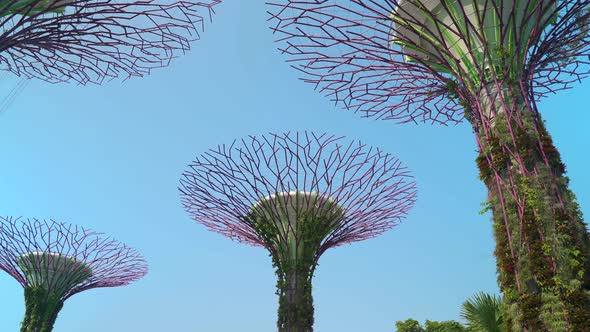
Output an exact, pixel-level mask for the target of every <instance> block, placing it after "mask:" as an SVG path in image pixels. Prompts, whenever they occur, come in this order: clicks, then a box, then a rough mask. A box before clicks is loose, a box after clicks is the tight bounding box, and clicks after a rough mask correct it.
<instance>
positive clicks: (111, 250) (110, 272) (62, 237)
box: [0, 217, 147, 332]
mask: <svg viewBox="0 0 590 332" xmlns="http://www.w3.org/2000/svg"><path fill="white" fill-rule="evenodd" d="M0 269H2V270H3V271H5V272H6V273H8V274H9V275H11V276H12V277H13V278H14V279H16V281H18V282H19V283H20V284H21V285H22V286H23V288H24V290H25V292H24V293H25V304H26V311H25V318H24V320H23V322H22V325H21V332H50V331H52V330H53V325H54V323H55V321H56V319H57V315H58V313H59V311H60V310H61V309H62V307H63V304H64V302H65V301H66V300H67V299H68V298H69V297H70V296H72V295H74V294H76V293H79V292H82V291H85V290H88V289H92V288H98V287H118V286H123V285H127V284H129V283H131V282H133V281H136V280H138V279H140V278H142V277H143V276H144V275H145V274H146V273H147V264H146V262H145V260H144V259H143V257H142V256H141V255H140V254H139V253H137V252H136V251H135V250H134V249H131V248H129V247H127V246H125V245H124V244H122V243H120V242H118V241H116V240H113V239H111V238H108V237H104V236H103V235H102V233H97V232H94V231H92V230H89V229H85V228H82V227H79V226H75V225H69V224H65V223H60V222H56V221H53V220H38V219H22V218H12V217H0Z"/></svg>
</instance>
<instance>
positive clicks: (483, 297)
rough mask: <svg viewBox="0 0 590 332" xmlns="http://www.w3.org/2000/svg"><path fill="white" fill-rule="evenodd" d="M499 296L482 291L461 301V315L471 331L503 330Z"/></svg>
mask: <svg viewBox="0 0 590 332" xmlns="http://www.w3.org/2000/svg"><path fill="white" fill-rule="evenodd" d="M501 302H502V299H501V298H500V297H497V296H494V295H489V294H486V293H483V292H480V293H477V294H475V295H474V296H472V297H471V298H469V299H467V300H466V301H465V302H463V306H462V308H461V317H462V318H463V319H465V320H466V321H467V325H468V326H469V329H470V331H473V332H503V330H504V329H503V327H502V324H503V322H502V314H501V312H500V305H501Z"/></svg>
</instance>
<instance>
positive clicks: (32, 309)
mask: <svg viewBox="0 0 590 332" xmlns="http://www.w3.org/2000/svg"><path fill="white" fill-rule="evenodd" d="M25 305H26V310H25V318H24V320H23V322H22V324H21V329H20V331H21V332H51V331H52V330H53V325H54V324H55V320H56V319H57V315H58V314H59V311H60V310H61V308H62V307H63V301H62V300H61V299H60V296H59V295H58V294H55V293H51V292H48V291H47V290H46V289H44V288H43V287H40V286H32V287H26V288H25Z"/></svg>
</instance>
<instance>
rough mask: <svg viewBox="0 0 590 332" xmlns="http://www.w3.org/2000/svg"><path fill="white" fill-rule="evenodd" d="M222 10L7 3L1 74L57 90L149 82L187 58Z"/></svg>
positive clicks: (62, 0) (2, 10) (70, 1)
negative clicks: (181, 55)
mask: <svg viewBox="0 0 590 332" xmlns="http://www.w3.org/2000/svg"><path fill="white" fill-rule="evenodd" d="M219 2H220V1H219V0H209V1H198V2H190V1H178V2H174V3H168V4H160V3H156V2H155V1H153V0H140V1H135V0H133V1H131V0H124V1H118V0H2V1H0V27H1V28H2V32H1V34H0V63H1V66H0V70H5V71H11V72H13V73H15V74H17V75H19V76H21V75H22V76H24V77H27V78H39V79H42V80H45V81H48V82H51V83H56V82H65V81H74V82H77V83H79V84H87V83H89V82H91V83H97V84H100V83H102V82H103V81H104V80H105V79H109V80H110V79H113V78H115V77H119V76H125V77H126V78H129V77H132V76H144V75H146V74H148V73H149V72H150V70H151V69H153V68H157V67H163V66H166V65H168V64H169V62H170V59H172V58H174V57H175V56H176V53H177V52H179V51H182V52H184V51H186V50H188V49H189V48H190V45H189V42H191V41H194V40H196V39H198V38H199V33H200V31H202V29H203V27H204V24H205V20H206V19H209V18H210V15H211V14H212V9H213V6H214V5H216V4H217V3H219ZM203 14H205V16H202V15H203ZM185 35H186V36H185Z"/></svg>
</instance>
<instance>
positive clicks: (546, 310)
mask: <svg viewBox="0 0 590 332" xmlns="http://www.w3.org/2000/svg"><path fill="white" fill-rule="evenodd" d="M270 8H271V9H270V13H271V20H272V21H273V29H274V30H275V31H276V32H277V34H278V35H279V43H280V45H281V46H280V48H281V50H282V51H283V52H284V53H286V54H288V56H289V61H291V63H292V64H293V66H294V67H295V68H297V69H299V70H300V71H301V72H303V73H304V80H306V81H308V82H311V83H313V84H314V85H315V86H316V87H317V89H319V90H320V91H321V92H323V93H325V94H327V95H329V96H331V97H332V98H333V99H334V100H335V101H337V102H338V103H340V104H341V105H343V106H345V107H346V108H350V109H354V110H356V111H360V112H362V113H364V115H365V116H367V117H377V118H381V119H386V120H394V121H396V122H433V123H441V124H447V123H450V122H459V121H461V120H462V119H463V118H465V119H467V121H468V122H469V123H470V125H471V126H472V128H473V131H474V133H475V134H476V140H477V144H478V148H479V156H478V158H477V164H478V167H479V170H480V178H481V179H482V181H484V183H485V184H486V186H487V188H488V193H489V200H488V201H487V202H486V205H487V207H488V208H489V209H490V210H491V211H492V213H493V221H494V236H495V239H496V249H495V255H496V257H497V270H498V281H499V284H500V289H501V291H502V292H503V293H504V298H505V300H506V302H507V305H506V306H505V311H506V312H505V317H507V319H506V320H505V321H506V324H507V325H506V329H507V330H508V331H523V330H524V331H528V332H533V331H534V332H537V331H552V332H553V331H572V332H578V331H590V237H589V235H588V230H587V227H586V224H585V223H584V221H583V218H582V214H581V212H580V210H579V206H578V204H577V203H576V199H575V196H574V194H573V193H572V192H571V190H569V189H568V178H567V177H566V176H565V166H564V165H563V163H562V162H561V159H560V155H559V153H558V151H557V149H556V148H555V146H554V144H553V142H552V140H551V137H550V135H549V134H548V132H547V130H546V129H545V125H544V123H543V120H542V119H541V115H540V114H539V112H538V109H537V106H536V102H537V101H538V100H539V98H541V97H543V96H546V95H547V94H550V93H555V92H558V91H559V90H562V89H565V88H569V87H570V86H571V85H572V83H574V82H577V81H580V80H581V79H582V78H584V77H586V76H588V74H589V73H590V66H589V59H590V39H589V31H590V27H589V24H590V1H588V0H576V1H574V0H564V1H555V0H443V1H440V0H421V1H419V0H285V1H283V2H280V3H271V4H270Z"/></svg>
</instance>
